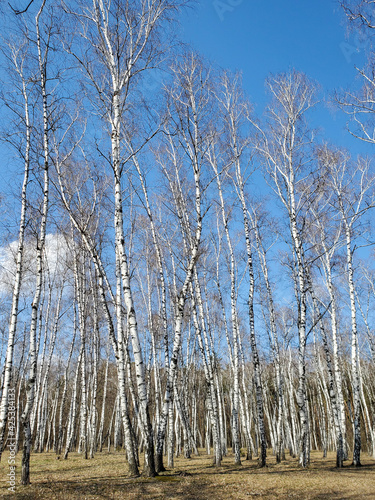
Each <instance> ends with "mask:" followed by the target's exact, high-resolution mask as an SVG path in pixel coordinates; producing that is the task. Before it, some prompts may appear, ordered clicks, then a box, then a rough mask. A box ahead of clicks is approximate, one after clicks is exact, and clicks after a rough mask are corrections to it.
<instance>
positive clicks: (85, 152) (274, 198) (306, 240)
mask: <svg viewBox="0 0 375 500" xmlns="http://www.w3.org/2000/svg"><path fill="white" fill-rule="evenodd" d="M186 3H187V2H183V1H181V2H180V1H167V0H147V1H146V0H134V1H130V0H127V1H126V0H116V1H112V2H107V1H104V0H93V2H92V3H91V2H90V3H88V2H79V1H77V2H69V5H65V4H64V3H60V2H53V1H48V0H43V1H41V2H31V4H30V5H29V7H28V8H27V10H26V11H25V12H24V13H22V14H19V15H17V17H16V14H15V13H12V12H9V16H10V18H12V16H14V19H12V28H11V29H12V30H13V31H12V32H13V33H15V34H16V38H14V42H13V43H8V44H4V48H3V57H4V61H6V62H7V67H8V73H7V75H8V76H7V81H6V85H4V92H3V94H2V104H3V109H4V110H6V113H5V117H6V120H7V129H8V133H5V132H4V134H3V137H2V138H3V140H4V144H6V145H7V146H9V147H13V148H14V151H15V158H16V159H17V162H18V163H19V170H20V172H21V170H22V168H23V169H24V180H23V184H22V186H17V187H16V189H19V193H20V198H19V216H18V221H17V222H18V229H17V230H13V229H9V234H8V235H5V234H4V236H3V246H2V260H1V263H2V271H1V276H0V278H1V296H2V303H3V306H2V308H1V314H2V322H3V324H9V328H8V329H5V328H3V329H2V338H1V340H2V345H1V361H2V372H1V407H0V452H2V451H3V450H4V447H5V444H6V441H7V439H8V440H9V439H12V436H13V434H12V433H13V430H14V436H15V440H16V442H17V447H19V448H20V447H21V445H22V446H23V459H22V464H23V469H22V482H23V484H28V483H29V462H30V453H31V450H32V449H33V450H34V452H43V451H51V450H53V451H54V452H55V453H56V454H57V455H58V456H63V457H64V458H65V459H67V458H68V456H69V452H70V451H71V450H78V451H79V452H80V453H82V457H83V458H85V459H88V458H94V456H95V454H96V453H97V452H101V451H102V450H103V449H104V448H105V447H106V448H108V450H112V449H113V448H114V449H118V448H120V447H123V448H124V450H125V453H126V457H127V461H128V465H129V473H130V474H132V475H138V474H139V471H140V468H141V467H142V468H143V471H144V474H146V475H148V476H153V475H155V474H157V473H158V472H160V471H162V470H164V464H163V456H164V454H166V455H167V457H168V458H167V461H168V466H170V467H171V466H173V457H174V455H175V454H179V453H184V455H185V457H190V456H191V454H192V453H198V448H206V450H207V453H211V447H212V448H213V463H214V464H215V465H217V466H218V465H220V463H221V460H222V457H223V456H224V455H226V454H227V452H228V448H229V447H232V448H233V453H234V461H235V463H236V464H237V465H240V464H241V448H245V449H246V458H247V459H251V458H252V457H253V456H258V457H259V466H261V467H262V466H264V465H265V464H266V452H267V448H272V450H273V453H274V454H275V455H276V459H277V461H280V460H283V459H285V450H288V451H289V453H290V454H291V455H294V456H295V455H298V456H299V463H300V465H301V466H302V467H307V466H308V464H309V459H310V450H311V449H312V448H318V449H322V452H323V453H324V454H325V453H326V452H327V450H328V449H334V450H336V452H337V466H338V467H341V466H342V465H343V464H344V461H345V460H348V459H349V458H350V459H352V461H353V464H354V465H357V466H359V465H360V454H361V451H363V450H364V451H366V452H367V453H370V454H372V455H373V456H375V417H374V413H375V408H374V401H375V396H374V395H375V386H374V380H373V377H371V370H373V368H374V352H375V349H374V345H375V341H374V333H373V321H374V318H373V313H372V310H373V304H374V300H375V286H374V268H373V247H372V245H373V243H372V230H373V223H372V210H373V205H374V180H375V178H374V175H375V170H374V165H373V161H372V159H371V158H365V157H358V158H351V156H350V153H349V152H348V151H344V150H340V149H338V148H335V147H334V146H331V145H327V144H326V143H325V141H324V137H319V136H316V134H315V133H313V131H312V129H311V126H310V125H309V112H310V110H311V108H313V107H315V106H319V88H318V85H317V84H316V83H315V82H312V81H311V80H309V78H308V77H307V76H306V75H304V74H302V73H300V72H298V71H295V70H293V71H290V72H288V73H283V74H278V75H272V76H270V77H269V78H268V80H267V82H266V85H267V89H268V92H269V104H268V106H267V109H266V111H265V114H264V116H262V117H256V116H255V115H254V114H253V113H252V110H251V104H250V103H249V101H248V99H247V97H246V95H245V93H244V91H243V89H242V86H241V78H240V75H238V74H231V73H230V72H226V71H222V70H221V69H219V68H217V67H216V66H215V65H213V64H211V63H209V62H208V61H205V60H204V59H203V58H202V57H201V56H200V55H199V54H197V53H194V52H193V51H191V50H189V49H187V48H186V47H180V46H179V45H178V44H177V43H175V42H176V40H175V39H174V38H173V36H172V35H173V29H171V28H172V27H173V23H174V22H175V20H176V16H177V15H178V12H179V11H180V10H181V9H182V8H183V7H184V5H185V4H186ZM368 3H369V2H368ZM362 4H363V5H362ZM365 4H366V2H359V3H358V5H357V6H356V7H355V8H354V6H351V5H346V7H345V8H346V12H347V13H348V16H349V17H350V19H351V20H352V21H353V22H357V21H359V22H360V23H361V26H362V27H363V25H365V26H367V28H368V29H370V30H372V29H373V27H372V24H371V22H370V21H371V18H368V17H366V12H367V10H366V9H367V7H368V6H367V4H366V5H365ZM356 9H360V10H356ZM361 9H364V10H361ZM368 19H370V21H368V22H367V23H366V22H365V20H368ZM369 68H370V69H365V70H363V71H362V72H361V75H362V76H363V78H364V86H363V88H362V89H361V90H359V91H358V92H357V93H349V92H347V93H345V94H343V95H339V96H338V97H337V101H338V105H341V106H342V107H343V108H344V110H347V112H348V113H349V114H350V115H351V116H352V118H353V124H354V128H353V129H352V130H353V133H354V134H355V135H357V136H358V137H360V138H361V139H363V140H366V141H367V142H373V140H374V139H373V138H374V129H373V120H372V114H371V113H372V112H373V107H372V106H373V104H372V103H373V99H372V95H373V94H372V92H373V91H372V89H373V84H374V80H373V72H371V66H369ZM160 75H162V77H161V76H160ZM150 78H151V79H152V78H155V81H156V82H160V81H161V82H162V83H161V84H160V86H159V84H158V83H156V84H155V85H150V84H149V81H150ZM364 112H366V114H364ZM362 117H365V119H364V120H363V119H362ZM4 147H5V146H4ZM260 179H264V180H265V181H266V183H265V187H264V189H263V193H262V196H261V197H259V196H258V197H255V196H254V195H253V192H254V189H253V187H254V184H255V183H259V182H260ZM266 186H267V187H266ZM3 203H6V201H5V202H4V201H3ZM9 222H10V221H9ZM11 227H12V226H11V225H10V224H9V228H11ZM13 227H14V226H13ZM10 389H12V390H13V389H14V390H15V394H16V395H17V412H18V414H17V420H16V422H17V424H16V428H15V429H13V428H12V429H11V428H10V426H9V425H8V423H7V417H8V404H9V391H10ZM140 453H144V455H143V456H144V459H143V460H142V461H140V458H139V457H140ZM351 457H352V458H351Z"/></svg>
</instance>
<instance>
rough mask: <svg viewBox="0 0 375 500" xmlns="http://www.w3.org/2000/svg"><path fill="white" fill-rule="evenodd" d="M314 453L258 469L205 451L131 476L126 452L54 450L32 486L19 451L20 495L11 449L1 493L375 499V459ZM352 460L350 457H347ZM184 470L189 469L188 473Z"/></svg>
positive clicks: (40, 463) (37, 459) (39, 463)
mask: <svg viewBox="0 0 375 500" xmlns="http://www.w3.org/2000/svg"><path fill="white" fill-rule="evenodd" d="M321 456H322V454H321V453H320V452H313V453H312V462H311V466H310V467H309V469H307V470H302V469H300V468H299V467H298V463H297V460H295V459H292V458H289V457H288V458H287V460H286V461H285V462H283V463H282V464H278V465H277V464H276V463H275V459H274V457H272V456H271V455H270V453H269V456H268V466H267V467H266V468H264V469H258V468H257V463H256V461H255V460H253V461H243V464H242V466H240V467H236V466H234V465H233V457H232V456H231V455H229V456H227V457H225V458H224V460H223V464H222V467H220V468H215V467H212V465H211V461H212V459H211V458H210V457H208V456H207V455H206V454H205V453H204V452H203V451H202V455H201V456H199V457H193V458H192V459H190V460H186V459H184V458H177V459H176V460H175V468H174V469H173V470H168V471H167V472H164V473H163V474H161V475H159V476H158V477H156V478H152V479H147V478H143V477H141V478H136V479H134V478H129V477H127V475H126V470H127V469H126V464H125V459H124V455H123V453H111V454H108V453H103V454H100V453H98V454H97V455H96V456H95V458H94V459H93V460H83V459H82V457H81V456H80V455H78V454H77V453H72V454H71V455H70V456H69V459H68V460H65V461H64V460H57V459H56V457H55V455H54V454H52V453H44V454H41V455H37V454H33V455H32V462H31V481H32V484H31V485H30V486H29V487H24V486H21V485H19V477H20V472H21V455H20V454H18V456H17V482H18V484H17V486H16V494H13V493H11V492H9V491H8V490H7V488H8V484H7V482H6V474H7V472H8V464H7V459H8V457H7V454H4V455H3V458H2V461H1V464H0V474H1V483H0V498H3V499H10V498H17V499H22V500H26V499H27V500H33V499H43V500H44V499H46V500H49V499H51V500H54V499H56V500H62V499H64V500H66V499H77V500H78V499H80V500H86V499H87V500H88V499H90V500H94V499H107V498H108V499H122V498H124V499H137V500H143V499H155V500H156V499H175V500H201V499H202V500H203V499H214V500H224V499H233V500H240V499H249V498H256V499H267V500H268V499H286V498H294V499H297V500H299V499H315V500H318V499H319V500H328V499H340V500H344V499H345V500H349V499H357V498H358V499H363V500H371V499H374V500H375V461H374V460H372V459H370V458H369V457H367V456H366V455H365V454H363V455H362V463H363V466H362V467H361V468H359V469H355V468H352V467H350V466H349V465H347V466H346V467H344V468H343V469H341V470H338V469H336V468H335V456H334V454H333V453H330V454H329V455H328V457H327V458H325V459H323V458H321ZM347 464H349V462H347ZM185 473H186V474H185Z"/></svg>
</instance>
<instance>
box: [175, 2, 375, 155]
mask: <svg viewBox="0 0 375 500" xmlns="http://www.w3.org/2000/svg"><path fill="white" fill-rule="evenodd" d="M182 28H183V29H182V32H183V38H184V40H185V41H186V42H188V43H191V44H192V45H193V46H194V48H195V49H197V50H198V51H200V52H201V53H203V54H204V55H205V56H206V57H207V58H208V59H210V60H211V61H215V62H216V63H217V64H219V65H220V66H221V67H223V68H229V69H232V70H240V71H242V73H243V80H244V87H245V90H246V92H247V93H248V95H249V96H250V99H251V101H252V102H253V104H255V105H256V106H255V111H256V113H257V114H258V115H260V114H261V113H262V110H263V107H264V105H265V103H266V102H267V95H266V92H265V85H264V81H265V78H266V77H267V75H268V74H269V73H278V72H281V71H288V70H289V69H291V68H296V69H297V70H299V71H303V72H305V73H306V74H307V75H308V76H309V77H310V78H312V79H314V80H316V81H317V82H318V83H319V84H320V85H321V87H322V92H321V98H322V99H323V100H325V101H326V103H325V104H323V105H322V106H321V108H320V110H319V112H317V113H315V115H314V123H313V125H314V126H319V127H320V128H321V129H322V133H323V135H324V136H325V137H326V138H327V140H329V141H331V142H332V143H334V144H337V145H340V146H345V147H348V148H349V149H350V150H351V151H353V153H354V154H358V153H361V152H370V149H369V147H368V146H366V145H364V144H363V143H362V142H360V141H358V140H357V139H354V138H352V137H351V136H349V134H348V132H347V131H346V130H345V125H346V121H347V117H346V116H345V115H343V114H342V113H341V112H339V111H334V110H332V109H331V108H330V107H329V106H328V104H327V102H328V101H329V98H330V95H331V94H332V92H333V91H334V89H339V88H348V87H352V86H353V85H355V82H356V70H355V66H359V67H361V66H363V64H364V62H365V60H366V48H367V47H366V43H365V42H364V41H363V40H361V37H360V36H359V35H358V34H355V33H348V29H347V23H346V20H345V16H344V14H343V12H342V10H341V8H340V6H339V5H338V2H337V1H336V0H314V1H312V0H283V1H280V0H201V1H200V2H199V3H198V4H197V6H196V7H195V8H194V9H190V10H189V11H188V12H187V13H185V14H184V16H183V21H182Z"/></svg>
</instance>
